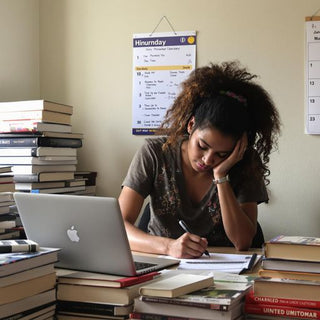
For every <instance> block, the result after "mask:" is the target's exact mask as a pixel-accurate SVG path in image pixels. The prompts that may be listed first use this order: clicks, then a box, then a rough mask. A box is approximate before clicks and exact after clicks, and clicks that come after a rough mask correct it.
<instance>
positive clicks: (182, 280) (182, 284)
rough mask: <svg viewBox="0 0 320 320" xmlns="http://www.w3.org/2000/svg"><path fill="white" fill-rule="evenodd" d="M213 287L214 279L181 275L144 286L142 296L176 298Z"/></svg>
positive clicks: (186, 274) (141, 290)
mask: <svg viewBox="0 0 320 320" xmlns="http://www.w3.org/2000/svg"><path fill="white" fill-rule="evenodd" d="M211 285H213V277H212V275H211V276H208V275H196V274H188V273H181V274H178V275H175V276H173V277H169V278H163V279H159V280H157V281H155V282H152V283H149V284H146V285H143V286H142V287H141V288H140V291H139V292H140V295H145V296H153V297H168V298H174V297H177V296H181V295H183V294H187V293H190V292H192V291H196V290H200V289H203V288H207V287H209V286H211Z"/></svg>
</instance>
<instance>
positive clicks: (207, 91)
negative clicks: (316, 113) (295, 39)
mask: <svg viewBox="0 0 320 320" xmlns="http://www.w3.org/2000/svg"><path fill="white" fill-rule="evenodd" d="M256 77H257V76H256V75H253V74H251V73H249V72H248V71H247V69H246V68H243V67H241V66H240V64H239V62H238V61H231V62H223V63H221V64H210V65H208V66H205V67H201V68H197V69H196V70H194V71H193V72H192V73H191V74H190V76H189V78H188V79H187V80H185V81H184V82H183V83H182V91H181V93H180V94H179V95H178V96H177V98H176V100H175V101H174V103H173V105H172V106H171V108H170V109H168V111H167V113H166V116H165V118H164V121H163V123H162V125H161V127H160V128H159V131H158V134H165V135H167V136H168V139H167V142H166V144H165V145H164V148H167V147H168V146H169V145H175V144H176V143H177V142H178V141H179V140H180V139H181V138H182V137H183V136H186V135H187V134H188V133H187V125H188V122H189V120H190V119H191V117H193V116H194V118H195V126H194V130H196V129H204V128H206V127H210V126H211V127H214V128H216V129H218V130H220V131H221V132H222V133H224V134H226V135H230V136H232V137H234V138H235V139H239V138H240V137H241V136H242V134H243V133H244V132H247V135H248V148H247V151H246V153H245V155H244V158H243V160H242V161H240V162H239V163H238V164H237V165H236V166H241V168H242V170H241V171H242V174H243V176H246V175H248V174H255V175H257V176H260V177H263V178H264V179H265V181H266V183H267V184H268V183H269V180H268V179H267V176H268V175H269V174H270V171H269V169H268V163H269V160H270V158H269V155H270V153H271V151H272V150H273V149H274V148H276V147H277V138H278V135H279V134H280V117H279V114H278V111H277V109H276V107H275V105H274V103H273V101H272V99H271V97H270V95H269V94H268V93H267V92H266V91H265V90H264V89H263V88H262V87H261V85H259V84H257V83H256V82H255V81H253V79H255V78H256ZM257 154H258V155H259V157H260V159H261V161H253V160H254V159H253V158H256V157H257ZM255 160H256V159H255ZM230 174H232V172H231V171H230Z"/></svg>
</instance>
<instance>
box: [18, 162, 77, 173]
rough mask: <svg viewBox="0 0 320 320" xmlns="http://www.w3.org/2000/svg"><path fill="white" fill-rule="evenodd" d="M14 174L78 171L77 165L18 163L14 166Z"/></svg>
mask: <svg viewBox="0 0 320 320" xmlns="http://www.w3.org/2000/svg"><path fill="white" fill-rule="evenodd" d="M12 171H13V174H14V175H16V174H33V173H40V172H63V171H76V166H75V165H72V164H70V165H42V166H41V165H26V166H24V165H20V166H19V165H17V166H12Z"/></svg>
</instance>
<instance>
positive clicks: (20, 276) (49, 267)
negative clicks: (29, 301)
mask: <svg viewBox="0 0 320 320" xmlns="http://www.w3.org/2000/svg"><path fill="white" fill-rule="evenodd" d="M53 272H55V268H54V264H53V263H49V264H45V265H43V266H39V267H36V268H32V269H28V270H24V271H21V272H18V273H14V274H11V275H8V276H5V277H0V290H1V288H2V287H6V286H9V285H13V284H16V283H20V282H23V281H26V280H31V279H34V278H38V277H41V276H45V275H47V274H50V273H53Z"/></svg>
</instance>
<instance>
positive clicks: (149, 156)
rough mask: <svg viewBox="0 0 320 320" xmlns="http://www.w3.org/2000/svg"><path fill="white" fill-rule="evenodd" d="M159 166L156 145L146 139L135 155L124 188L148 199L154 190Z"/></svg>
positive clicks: (123, 184)
mask: <svg viewBox="0 0 320 320" xmlns="http://www.w3.org/2000/svg"><path fill="white" fill-rule="evenodd" d="M157 164H158V157H157V152H156V150H155V148H154V143H152V139H146V140H145V143H144V144H143V145H142V146H141V147H140V149H139V150H138V151H137V152H136V153H135V155H134V157H133V159H132V161H131V164H130V166H129V169H128V172H127V175H126V177H125V179H124V181H123V183H122V187H124V186H126V187H129V188H131V189H133V190H135V191H136V192H138V193H139V194H140V195H141V196H142V197H143V198H146V197H147V196H148V195H149V194H150V192H151V190H152V188H153V183H154V179H155V175H156V170H157Z"/></svg>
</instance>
